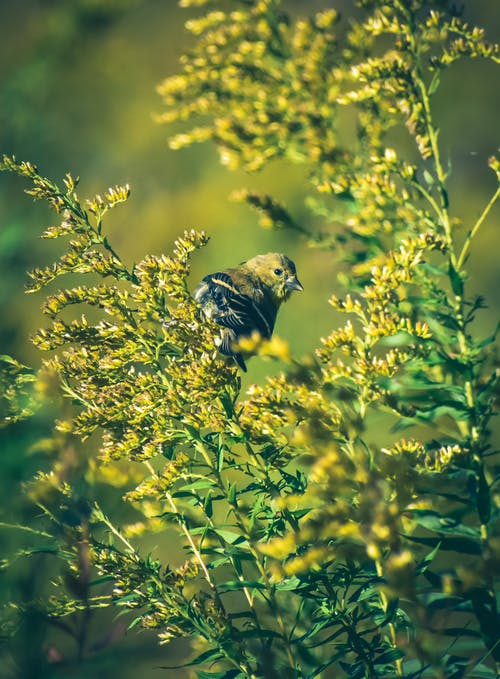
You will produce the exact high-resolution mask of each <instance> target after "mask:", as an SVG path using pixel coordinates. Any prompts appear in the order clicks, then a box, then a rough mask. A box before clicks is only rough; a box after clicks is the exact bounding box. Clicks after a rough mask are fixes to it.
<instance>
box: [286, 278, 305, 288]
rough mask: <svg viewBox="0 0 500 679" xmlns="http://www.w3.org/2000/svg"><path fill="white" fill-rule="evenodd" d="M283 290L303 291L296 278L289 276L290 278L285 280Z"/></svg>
mask: <svg viewBox="0 0 500 679" xmlns="http://www.w3.org/2000/svg"><path fill="white" fill-rule="evenodd" d="M285 288H288V290H303V289H304V286H303V285H302V283H301V282H300V281H299V279H298V278H297V276H290V278H287V280H286V283H285Z"/></svg>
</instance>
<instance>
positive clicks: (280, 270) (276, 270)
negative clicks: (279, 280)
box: [274, 269, 283, 276]
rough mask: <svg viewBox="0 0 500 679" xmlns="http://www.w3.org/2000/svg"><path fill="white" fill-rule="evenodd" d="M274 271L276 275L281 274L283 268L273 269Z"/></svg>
mask: <svg viewBox="0 0 500 679" xmlns="http://www.w3.org/2000/svg"><path fill="white" fill-rule="evenodd" d="M274 273H275V274H276V276H281V274H282V273H283V269H275V270H274Z"/></svg>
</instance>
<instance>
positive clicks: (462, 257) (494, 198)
mask: <svg viewBox="0 0 500 679" xmlns="http://www.w3.org/2000/svg"><path fill="white" fill-rule="evenodd" d="M499 197H500V186H498V188H497V190H496V191H495V193H494V194H493V196H492V197H491V200H490V201H489V202H488V204H487V205H486V207H485V208H484V210H483V211H482V213H481V214H480V216H479V218H478V220H477V222H476V223H475V224H474V226H473V227H472V229H471V230H470V231H469V233H468V234H467V238H466V239H465V243H464V245H463V247H462V251H461V253H460V255H459V257H458V260H457V269H458V270H460V269H461V268H462V265H463V263H464V261H465V258H466V256H467V253H468V250H469V246H470V243H471V241H472V239H473V238H474V236H475V235H476V233H477V232H478V231H479V229H480V227H481V225H482V223H483V222H484V220H485V219H486V217H487V216H488V214H489V212H490V210H491V208H492V207H493V206H494V204H495V203H496V201H497V200H498V198H499Z"/></svg>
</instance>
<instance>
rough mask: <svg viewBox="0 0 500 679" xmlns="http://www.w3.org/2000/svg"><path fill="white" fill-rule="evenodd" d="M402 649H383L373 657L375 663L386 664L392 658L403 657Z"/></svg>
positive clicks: (390, 661)
mask: <svg viewBox="0 0 500 679" xmlns="http://www.w3.org/2000/svg"><path fill="white" fill-rule="evenodd" d="M404 655H405V654H404V651H402V650H401V649H400V648H391V649H389V650H388V651H384V653H382V654H381V655H379V656H378V658H375V665H387V664H388V663H392V662H393V661H394V660H399V658H403V657H404Z"/></svg>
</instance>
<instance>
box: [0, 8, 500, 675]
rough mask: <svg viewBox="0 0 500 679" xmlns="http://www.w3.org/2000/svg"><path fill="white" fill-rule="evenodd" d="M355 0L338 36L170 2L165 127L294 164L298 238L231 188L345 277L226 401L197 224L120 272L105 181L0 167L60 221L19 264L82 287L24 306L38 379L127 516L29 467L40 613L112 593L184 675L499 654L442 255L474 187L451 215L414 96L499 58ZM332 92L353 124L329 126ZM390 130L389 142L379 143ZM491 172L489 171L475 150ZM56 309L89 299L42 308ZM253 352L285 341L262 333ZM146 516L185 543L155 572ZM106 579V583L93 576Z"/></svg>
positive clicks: (488, 478)
mask: <svg viewBox="0 0 500 679" xmlns="http://www.w3.org/2000/svg"><path fill="white" fill-rule="evenodd" d="M181 4H183V5H186V6H187V5H203V4H208V3H205V2H203V0H201V1H200V0H193V1H192V2H188V1H187V0H185V1H184V2H183V3H181ZM358 4H359V6H360V9H361V11H362V15H361V16H360V18H359V19H357V20H356V21H352V23H351V24H350V26H349V27H348V29H347V30H346V31H345V32H344V33H341V32H339V33H338V34H337V33H336V24H337V22H338V16H337V14H336V12H335V11H334V10H333V9H332V10H327V11H325V12H321V13H318V14H316V15H315V16H314V17H312V18H311V19H310V20H297V21H292V20H291V19H290V18H289V17H288V16H287V15H286V14H285V13H284V12H282V11H281V9H280V7H279V3H278V2H276V1H275V0H263V1H257V0H255V1H254V0H242V1H241V2H239V3H238V9H236V10H235V9H234V7H233V8H232V11H230V12H224V11H219V10H217V11H214V12H211V13H209V14H207V15H206V16H205V17H203V18H201V19H197V20H192V21H190V22H188V27H189V28H190V30H191V31H192V32H193V33H194V34H195V35H196V36H197V42H196V44H195V46H194V48H193V51H192V52H191V54H189V55H188V56H187V57H185V59H184V60H183V72H182V74H181V75H179V76H174V77H171V78H169V79H167V80H166V81H165V82H164V83H163V84H162V85H161V86H160V88H159V90H160V93H161V94H162V96H163V97H164V100H165V103H166V106H167V111H166V113H165V116H164V118H165V120H166V121H168V122H171V121H174V120H184V119H186V118H189V117H191V116H193V115H199V116H202V117H203V119H204V121H205V122H204V124H203V126H201V127H195V128H191V129H190V130H188V131H187V132H184V133H182V134H178V135H177V136H176V137H174V138H173V140H172V145H173V146H174V147H180V146H182V145H185V144H190V143H193V142H195V141H200V140H206V139H211V140H213V141H214V142H215V143H216V144H217V146H218V147H219V149H220V150H221V156H222V159H223V161H224V162H226V163H227V164H228V165H229V166H230V167H236V166H239V165H241V166H243V167H245V168H246V169H249V170H258V169H260V168H262V167H263V166H264V165H266V164H267V163H268V162H270V161H271V160H272V159H273V158H276V157H280V156H281V157H284V158H285V159H288V160H290V161H293V162H300V163H303V164H304V165H305V166H306V167H307V169H308V171H309V176H310V180H311V187H312V191H313V195H312V197H311V200H310V205H311V207H312V208H313V210H314V211H316V212H317V213H319V214H321V215H323V216H324V221H325V224H326V225H328V224H331V226H330V228H329V231H328V232H324V233H322V234H321V235H319V234H314V233H310V232H309V230H308V228H307V226H303V225H302V224H300V225H299V224H297V223H296V221H295V220H294V219H293V217H292V216H291V215H289V214H288V212H287V211H286V210H285V208H284V207H283V206H281V205H280V204H279V203H278V202H277V201H275V200H274V199H273V198H271V197H269V196H261V195H257V194H255V193H251V192H248V191H243V192H241V193H240V194H239V196H240V197H242V198H243V199H245V200H247V201H248V202H249V203H250V204H251V205H253V206H254V207H256V208H257V209H258V210H259V211H260V213H261V215H262V219H263V221H264V222H265V224H266V225H272V226H276V227H279V228H292V229H298V230H299V231H301V232H302V233H304V234H305V235H306V236H307V238H308V239H309V241H310V243H311V244H312V245H314V246H316V247H323V248H327V249H331V250H334V251H335V252H336V253H337V254H338V256H339V257H340V258H342V259H343V261H344V262H345V263H346V264H347V265H348V266H349V268H348V269H346V270H345V272H344V275H343V278H342V280H343V283H344V284H345V286H346V287H347V291H346V294H345V296H343V297H339V296H333V297H332V298H331V300H330V301H331V304H332V306H333V307H334V309H335V310H336V311H337V312H339V313H340V314H345V315H347V316H348V320H347V321H346V322H345V324H344V325H342V326H341V327H340V328H335V329H334V330H333V331H332V332H331V334H330V335H329V336H328V337H326V338H324V339H322V340H321V346H319V348H318V350H317V352H316V355H315V357H312V358H311V359H310V361H309V362H306V363H304V364H299V363H295V365H294V366H293V367H291V368H290V369H289V370H288V371H287V372H283V373H280V374H279V375H278V376H277V377H274V378H271V379H269V380H267V382H266V383H265V384H264V385H261V386H253V387H251V389H250V390H249V393H248V394H247V395H246V398H245V397H242V396H241V395H240V381H239V377H238V374H237V370H236V369H235V368H234V367H233V366H231V365H230V364H228V363H227V362H225V361H224V360H223V359H222V358H221V357H219V356H217V353H216V351H215V349H214V342H213V335H214V333H216V332H217V329H216V328H215V327H213V326H212V325H211V324H210V323H207V322H205V321H202V320H201V319H200V318H199V314H198V312H197V309H196V306H195V304H194V302H193V300H192V298H191V295H190V293H189V290H188V287H187V284H186V277H187V275H188V273H189V270H190V259H191V257H192V255H193V253H194V252H195V251H196V250H197V249H198V248H200V247H201V246H203V245H204V244H205V243H206V241H207V238H206V236H205V235H204V234H201V233H196V232H186V233H185V234H184V235H183V236H182V237H181V238H179V239H178V241H177V242H176V245H175V249H174V252H173V254H172V256H168V257H167V256H162V257H147V258H146V259H144V260H143V261H142V262H140V263H139V264H137V265H134V266H128V265H126V264H125V263H124V262H123V261H122V260H121V259H120V257H119V256H118V254H117V253H116V252H115V251H114V250H113V248H112V246H111V245H110V242H109V240H108V237H107V236H106V235H105V234H104V231H103V217H104V216H105V214H106V212H107V211H108V210H109V209H111V208H112V207H114V206H115V205H117V204H118V203H120V202H122V201H124V200H125V199H126V198H127V197H128V188H127V187H124V188H121V187H117V188H116V189H110V190H109V191H108V193H107V194H106V195H104V196H102V197H101V196H97V197H95V198H94V199H92V200H90V201H88V202H87V203H82V202H81V201H80V199H79V198H78V196H77V193H76V183H77V182H76V181H75V180H74V179H72V178H71V177H70V176H69V175H67V176H66V178H65V180H64V188H60V187H58V186H56V185H55V184H54V183H53V182H51V181H50V180H48V179H46V178H45V177H43V176H42V175H41V174H39V172H38V170H37V169H36V168H35V167H34V166H33V165H31V164H29V163H18V162H16V161H15V160H14V159H12V158H7V157H5V158H4V160H3V163H2V169H5V170H10V171H14V172H17V173H18V174H20V175H23V176H25V177H27V178H28V179H29V180H30V181H31V182H32V184H33V188H32V189H30V190H29V193H30V194H31V195H33V196H34V197H35V198H37V199H43V200H47V201H48V202H49V203H50V204H51V206H52V207H53V208H54V209H55V211H56V212H57V213H59V214H61V215H62V222H61V223H60V224H59V225H56V226H53V227H50V228H49V229H48V230H47V231H46V232H45V234H44V235H45V236H46V237H50V238H62V237H69V238H70V240H69V248H68V250H67V251H66V252H65V253H64V254H63V255H62V256H61V257H60V258H59V260H58V261H57V262H56V263H55V264H54V265H52V266H49V267H46V268H44V269H37V270H35V271H34V272H33V273H32V283H31V286H30V289H31V291H38V290H40V289H42V288H44V287H45V286H46V285H48V284H50V283H52V282H53V281H54V280H55V279H58V277H59V276H60V275H63V274H71V275H74V274H84V275H85V277H90V281H91V283H89V284H87V283H85V284H84V283H81V284H79V285H78V286H76V287H72V288H64V289H62V290H60V291H58V292H56V293H52V294H49V295H48V297H47V299H46V302H45V304H44V311H45V313H46V314H47V315H48V316H49V317H50V318H51V324H50V325H49V326H48V327H47V328H44V329H42V330H40V331H39V332H38V333H37V335H36V337H35V343H36V345H37V346H38V347H39V348H40V349H42V350H46V351H49V352H51V354H50V357H49V358H48V359H46V360H45V361H44V363H43V367H42V370H41V373H40V377H39V382H38V385H39V392H38V393H40V391H41V392H43V391H44V389H49V388H53V383H54V380H53V376H56V378H57V379H56V381H57V383H58V384H59V388H60V390H61V392H62V395H63V396H64V397H66V399H67V400H68V401H69V402H70V403H72V412H71V413H69V414H66V415H65V416H64V417H63V418H61V419H60V420H59V422H58V424H57V428H58V431H59V432H60V435H61V436H63V437H67V438H69V440H73V437H78V438H81V439H84V440H85V439H87V438H89V437H91V436H92V439H91V441H93V442H95V436H93V435H95V433H99V434H100V440H99V443H97V442H95V443H93V445H94V446H95V447H96V448H97V449H98V450H97V458H96V457H95V456H94V455H89V456H88V457H86V458H85V457H82V459H80V462H79V465H80V468H79V471H80V472H81V467H82V466H83V468H84V476H85V478H86V479H87V483H89V479H91V478H92V479H93V481H95V480H96V479H98V480H99V482H101V483H103V482H107V483H109V484H110V485H115V486H116V485H123V486H124V497H125V499H126V500H127V501H128V502H129V503H131V505H132V506H133V507H134V511H135V512H139V514H140V517H141V518H140V521H139V522H138V521H135V520H134V521H130V520H122V519H121V518H120V517H118V518H119V520H118V521H116V520H114V518H113V516H111V514H110V512H109V511H107V510H106V508H105V507H104V506H103V504H104V503H105V502H106V499H105V494H103V493H101V495H103V500H102V501H100V502H97V500H96V497H95V494H93V493H94V491H93V490H92V489H90V490H92V492H90V490H89V488H88V487H87V488H86V489H85V492H82V489H81V488H80V489H77V488H74V487H73V486H72V483H71V477H72V473H71V472H72V470H71V469H70V468H68V466H67V465H66V466H64V465H62V466H61V464H60V463H59V464H57V465H56V466H55V468H54V469H53V470H52V471H50V472H48V473H44V474H40V475H39V477H38V478H37V480H36V481H35V482H34V485H33V487H32V489H31V493H32V495H33V497H34V499H35V501H36V502H37V504H38V506H39V507H41V508H42V509H43V511H44V517H45V518H44V519H43V522H44V525H43V526H42V527H41V528H40V533H39V538H40V540H41V541H42V543H43V544H45V545H46V548H47V549H48V548H49V546H50V547H51V549H52V551H53V552H54V554H56V555H57V556H59V557H61V559H62V560H63V562H64V563H66V564H67V565H66V568H67V569H68V572H69V573H71V574H72V575H73V585H74V586H73V588H72V589H70V590H69V593H68V595H67V596H66V597H61V596H59V597H55V596H52V597H51V598H50V599H49V600H48V604H47V605H46V607H45V609H44V610H45V614H46V615H48V616H49V617H50V618H51V619H61V618H64V616H68V615H74V614H75V613H78V612H83V613H85V614H89V611H91V610H92V609H95V608H101V607H105V606H114V607H125V608H130V609H132V610H134V611H135V615H134V617H133V618H132V621H131V626H134V625H135V624H137V623H140V624H142V625H143V626H145V627H150V628H154V629H156V630H157V631H158V634H159V638H160V640H161V642H163V643H166V642H167V641H169V640H171V639H173V638H177V637H186V638H189V639H191V641H192V643H193V647H194V648H195V650H196V653H195V655H194V658H192V659H191V661H190V663H191V664H192V665H194V666H197V665H200V666H205V667H206V668H207V669H201V670H200V671H198V676H199V677H202V678H208V677H226V679H229V678H230V677H238V676H248V677H266V676H273V675H276V673H278V675H279V676H283V677H307V678H309V679H312V678H313V677H315V676H320V675H322V674H324V673H327V672H328V668H333V669H332V671H334V672H335V674H334V675H333V676H348V677H356V678H360V679H361V678H362V677H369V678H372V677H387V676H404V677H413V678H417V677H431V676H432V677H442V678H443V679H444V678H449V677H457V678H458V677H464V676H468V677H494V676H497V673H498V671H499V669H500V643H499V641H500V640H499V632H498V630H499V629H500V625H499V613H498V609H497V603H496V597H497V594H498V568H499V564H500V535H499V532H498V527H499V517H498V491H497V487H496V480H497V474H498V460H497V451H496V449H495V448H494V445H493V442H492V439H491V432H490V420H491V417H492V414H493V408H494V403H495V395H496V389H497V386H498V385H497V374H496V369H495V362H494V354H493V352H492V351H491V347H492V345H493V343H494V341H495V339H496V336H495V335H493V336H491V337H488V338H484V339H483V338H480V337H478V336H477V334H476V330H475V326H474V320H475V317H476V313H477V311H478V310H480V309H481V308H482V307H483V306H484V302H483V300H482V298H480V297H476V298H474V297H471V296H470V295H469V294H468V293H467V273H466V269H465V265H466V262H467V259H468V256H469V255H470V252H471V247H472V244H473V240H474V237H475V236H476V234H477V232H478V230H479V229H480V228H481V227H482V225H483V224H484V222H485V221H486V218H487V217H488V215H489V213H490V211H491V208H492V207H493V205H494V203H495V202H496V200H497V199H498V196H499V195H500V186H497V187H496V189H494V191H493V195H492V198H491V200H490V201H489V202H488V204H487V205H486V206H485V207H484V208H483V209H482V211H481V212H480V214H479V217H478V218H477V220H476V221H475V223H474V224H471V225H468V226H467V231H466V235H465V237H464V236H461V232H460V226H461V222H460V219H459V217H458V216H457V215H455V214H454V213H453V212H452V207H451V202H450V198H449V195H448V180H449V170H448V169H447V166H446V162H445V161H444V160H443V158H442V154H441V150H440V147H439V143H438V129H437V127H436V123H435V122H434V118H433V107H432V102H433V99H432V97H433V94H434V93H435V91H436V90H437V88H438V86H439V79H440V77H441V76H442V75H443V73H445V72H446V69H447V68H448V67H449V66H450V64H452V63H453V62H454V61H455V60H457V59H459V58H474V57H483V58H487V59H491V60H493V61H494V62H496V63H498V62H499V61H500V57H499V51H498V47H497V46H495V45H490V44H488V43H487V42H486V41H485V39H484V35H483V32H482V31H481V30H480V29H477V28H470V27H469V26H468V25H467V24H466V23H465V22H464V21H463V20H462V19H461V18H460V17H459V16H458V15H457V14H456V12H455V10H453V9H452V8H451V6H449V5H448V3H447V2H444V1H443V2H436V3H428V2H424V1H423V0H394V1H393V2H392V3H387V2H383V1H382V0H372V1H368V0H363V1H361V2H359V3H358ZM345 111H348V114H349V116H350V117H351V119H352V120H355V123H356V126H355V127H356V133H355V134H354V135H352V137H348V136H347V135H346V136H345V139H346V141H344V142H343V143H342V142H341V141H340V139H341V137H342V135H341V134H340V132H339V129H341V128H342V125H343V116H344V112H345ZM207 121H208V122H207ZM401 126H406V128H407V130H408V132H409V134H410V136H411V138H412V139H413V140H414V142H415V149H416V152H417V154H418V156H415V157H416V158H417V159H416V160H412V159H411V158H409V159H406V158H404V156H403V155H402V153H401V152H400V151H399V150H397V148H396V146H397V144H396V142H397V140H398V136H397V134H396V131H397V129H398V127H401ZM402 148H403V149H404V145H402ZM490 167H491V168H492V170H493V171H494V173H495V175H496V178H497V182H498V180H499V179H500V163H499V162H498V160H496V159H491V160H490ZM96 278H97V280H96ZM79 280H80V279H79ZM84 280H86V279H85V278H84ZM110 281H111V282H110ZM77 304H84V305H86V306H90V307H91V308H92V312H91V315H90V316H89V318H87V316H84V315H82V316H80V317H74V316H73V317H72V320H66V319H67V318H69V312H68V308H69V307H71V306H73V305H77ZM261 350H263V351H268V352H270V353H271V354H275V355H277V356H278V357H286V350H285V348H284V347H283V345H282V344H281V343H280V342H279V341H278V342H275V343H271V344H270V345H266V346H264V347H261ZM10 365H14V364H13V363H11V364H10ZM11 372H12V369H11ZM14 373H15V375H14V376H15V379H16V380H17V382H16V384H18V385H20V386H19V389H25V385H24V381H23V380H22V379H20V378H19V377H18V375H20V374H21V375H22V374H23V373H22V371H21V372H20V371H19V370H18V369H17V368H16V370H15V371H14ZM30 379H31V378H30ZM12 393H13V394H14V396H15V397H16V398H17V396H16V395H17V394H18V390H17V389H16V388H13V392H12ZM16 408H17V406H14V407H13V408H12V410H13V411H14V412H16ZM409 427H413V432H412V434H413V436H412V437H411V438H409V437H408V438H400V433H399V432H400V431H401V430H403V429H406V428H409ZM138 463H140V465H141V466H138ZM139 469H140V470H141V471H139ZM120 475H121V476H120ZM118 479H120V481H118ZM56 508H57V509H56ZM135 517H136V515H134V519H135ZM167 526H170V527H173V528H175V530H176V531H177V532H178V534H179V535H180V536H181V538H182V540H183V543H184V545H185V548H186V551H187V556H186V560H185V563H183V564H181V565H180V566H175V567H174V566H173V565H171V564H163V563H160V561H159V560H158V559H156V558H154V557H153V556H151V555H148V554H146V555H144V554H143V553H142V550H141V548H140V547H138V546H137V544H138V543H136V537H137V536H138V535H139V534H141V533H143V532H145V531H163V530H164V529H165V528H166V527H167ZM33 530H34V529H33ZM57 536H59V539H57V540H55V538H56V537H57ZM61 536H63V537H64V539H63V540H61ZM47 540H48V542H46V541H47ZM28 551H29V550H28ZM82 555H83V556H82ZM90 569H94V570H95V571H96V572H97V573H98V574H99V579H98V580H97V583H96V585H95V586H94V585H93V584H92V581H91V579H90V576H89V571H90ZM106 582H111V583H112V591H110V590H108V589H104V590H103V591H101V590H99V589H98V588H99V587H103V583H106ZM75 583H76V584H78V585H79V587H77V586H76V585H75ZM80 646H81V648H83V649H84V646H85V641H84V642H83V643H82V644H81V645H80ZM82 652H83V651H82ZM186 664H187V665H189V662H187V663H186Z"/></svg>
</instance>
